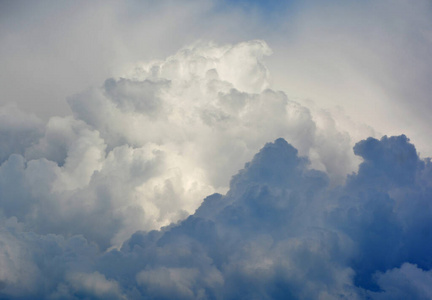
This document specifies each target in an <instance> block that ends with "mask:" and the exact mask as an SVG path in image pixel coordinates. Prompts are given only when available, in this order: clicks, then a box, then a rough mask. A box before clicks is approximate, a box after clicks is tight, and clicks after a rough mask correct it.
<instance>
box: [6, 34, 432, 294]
mask: <svg viewBox="0 0 432 300" xmlns="http://www.w3.org/2000/svg"><path fill="white" fill-rule="evenodd" d="M270 54H271V50H270V48H269V47H268V45H267V44H266V43H265V42H263V41H260V40H253V41H249V42H243V43H239V44H228V45H222V46H218V45H216V44H212V43H202V42H198V43H195V44H192V45H191V46H188V47H185V48H183V49H181V50H180V51H178V52H177V53H176V54H174V55H172V56H169V57H167V58H166V59H163V60H156V61H149V62H146V63H142V64H139V65H137V66H136V67H135V68H133V70H131V71H130V72H128V73H126V74H124V75H123V76H122V77H119V78H110V79H107V80H106V81H105V82H104V83H103V85H102V86H100V87H95V88H91V89H89V90H86V91H84V92H82V93H79V94H75V95H73V96H71V97H70V98H69V100H68V103H69V105H70V107H71V111H72V112H73V115H72V116H66V117H52V118H51V119H50V120H49V121H48V122H47V123H46V124H45V125H44V124H43V123H41V122H40V121H39V120H38V119H36V118H33V117H30V118H29V117H28V116H27V115H25V114H24V113H22V112H19V110H17V109H15V108H4V110H9V111H11V112H13V113H14V114H15V117H14V118H10V117H8V116H9V113H8V114H4V117H3V119H4V121H2V122H4V124H5V127H4V128H2V130H4V132H5V136H7V135H10V136H14V137H16V139H5V142H4V143H5V147H4V148H2V149H5V151H4V154H2V155H4V158H3V162H2V164H1V165H0V221H1V228H2V230H1V231H0V243H1V248H0V263H1V264H2V265H3V266H5V267H4V268H2V270H0V297H3V298H14V297H17V298H19V297H21V298H26V297H27V298H33V299H34V298H52V299H80V298H90V299H91V298H95V299H100V298H107V297H111V298H114V299H141V298H146V297H147V298H149V299H169V298H181V299H224V298H247V299H274V298H281V299H286V298H300V299H316V298H322V299H333V298H337V297H340V298H350V299H362V298H365V297H369V296H370V297H375V298H379V297H387V296H388V297H391V296H392V295H394V294H398V295H404V293H410V292H409V291H415V293H414V292H413V293H414V294H413V295H418V297H419V298H421V297H423V296H424V295H428V293H430V290H429V289H428V288H427V287H426V284H424V285H417V284H416V280H415V278H421V279H419V280H423V281H424V282H428V280H429V279H428V278H429V277H428V276H429V273H430V270H431V269H432V266H431V264H430V259H429V256H430V253H431V251H432V244H431V243H428V242H427V241H428V239H429V237H430V230H429V228H430V226H431V225H432V224H431V221H430V220H432V218H431V214H432V211H431V206H430V203H429V202H430V199H431V196H432V194H431V185H432V177H431V176H432V165H431V161H430V160H429V159H421V158H420V157H419V155H418V154H417V151H416V149H415V147H414V145H412V144H411V143H410V142H409V139H408V138H407V137H406V136H404V135H401V136H397V137H386V136H385V137H383V138H382V139H381V140H377V139H375V138H368V139H365V140H363V141H360V142H359V143H357V144H356V145H355V146H354V145H353V143H352V140H351V138H350V135H349V133H347V132H345V131H342V130H341V129H340V126H339V125H338V124H337V122H336V121H335V119H334V118H333V117H332V114H330V113H329V112H327V111H324V110H320V109H317V108H311V109H310V108H307V107H305V106H303V105H301V104H299V103H297V102H295V101H292V100H290V99H289V98H288V97H287V95H286V94H285V93H283V92H280V91H275V90H272V89H270V81H271V78H270V73H269V71H268V69H267V67H266V65H265V62H264V58H265V56H267V55H270ZM270 140H274V142H273V143H267V142H268V141H270ZM287 141H289V143H288V142H287ZM266 143H267V144H266ZM263 145H265V146H264V147H263V148H262V146H263ZM352 146H354V148H353V149H354V151H353V150H352ZM261 148H262V149H261ZM260 149H261V150H260ZM355 155H357V156H358V157H359V158H356V157H355ZM247 161H249V162H248V163H246V162H247ZM360 161H361V164H360V165H359V166H358V168H357V165H358V163H359V162H360ZM245 163H246V164H245ZM240 169H241V170H240ZM238 170H240V171H238ZM234 174H236V175H234ZM233 175H234V176H233ZM231 177H232V178H231ZM230 178H231V181H230ZM208 195H210V196H208ZM206 196H208V197H206ZM204 198H205V200H204V201H203V199H204ZM404 276H405V277H406V278H408V279H409V283H407V284H406V285H405V286H401V285H397V281H398V280H401V279H400V278H405V277H404ZM396 286H398V287H399V288H400V289H399V290H397V289H396Z"/></svg>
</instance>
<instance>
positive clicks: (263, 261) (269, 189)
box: [0, 136, 432, 299]
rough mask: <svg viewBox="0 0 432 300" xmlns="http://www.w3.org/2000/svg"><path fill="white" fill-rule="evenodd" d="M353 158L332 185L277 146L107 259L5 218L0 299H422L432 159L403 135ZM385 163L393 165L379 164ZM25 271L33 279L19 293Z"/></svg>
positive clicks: (88, 246) (82, 244)
mask: <svg viewBox="0 0 432 300" xmlns="http://www.w3.org/2000/svg"><path fill="white" fill-rule="evenodd" d="M392 145H397V146H395V147H390V146H392ZM355 149H357V150H356V152H357V153H358V154H361V155H362V157H363V159H364V162H363V163H362V164H361V165H360V168H359V172H358V173H355V174H352V175H350V176H349V178H348V180H347V183H346V184H345V185H343V186H339V187H335V188H332V187H331V186H330V185H329V179H328V176H327V174H326V173H324V172H322V171H317V170H313V169H310V168H308V164H309V160H308V159H307V158H306V157H302V156H299V155H298V151H297V150H296V149H295V148H294V147H293V146H291V145H290V144H288V143H287V142H286V141H285V140H284V139H277V140H276V141H275V142H274V143H268V144H266V145H265V146H264V148H262V149H261V151H260V152H259V153H258V154H256V155H255V156H254V158H253V159H252V161H251V162H249V163H247V164H246V165H245V167H244V169H243V170H241V171H240V172H239V173H238V174H237V175H236V176H234V177H233V178H232V180H231V184H230V189H229V191H228V192H227V193H226V194H225V195H221V194H213V195H211V196H209V197H207V198H206V199H205V200H204V202H203V203H202V204H201V206H200V207H199V208H198V209H197V210H196V212H195V213H194V214H192V215H191V216H189V217H188V218H187V219H185V220H184V221H181V222H180V223H178V224H172V225H170V226H168V227H164V228H163V229H161V230H157V231H150V232H143V231H138V232H136V233H134V234H133V235H132V236H131V237H130V239H128V240H127V241H126V242H125V243H124V244H123V246H122V247H121V248H120V249H112V250H109V251H106V252H100V250H99V249H98V247H97V246H96V244H93V243H89V242H88V241H87V240H86V239H85V238H83V237H82V236H79V235H75V236H72V237H69V238H63V237H62V236H60V235H53V234H48V235H38V234H35V233H29V232H27V231H26V228H25V224H23V223H20V222H18V221H17V219H16V218H14V217H12V218H9V219H4V218H3V220H4V221H3V222H4V223H3V224H2V226H3V228H4V229H6V230H3V231H2V235H1V240H2V242H3V243H4V244H5V245H7V247H4V246H3V247H2V253H3V255H2V256H0V257H1V259H2V263H3V265H4V266H6V268H5V269H2V273H1V275H2V277H1V278H2V290H1V293H2V295H4V296H5V297H14V296H26V295H33V296H36V297H41V298H54V299H56V298H64V299H75V298H80V297H90V298H98V299H100V298H106V296H107V295H109V296H110V297H112V298H114V299H139V298H142V297H144V298H146V297H147V298H150V299H172V298H180V299H225V298H248V299H250V298H252V299H258V298H259V299H286V298H294V299H316V298H322V299H334V298H349V299H364V298H367V297H371V298H373V299H395V298H396V299H398V298H399V299H403V298H404V297H409V298H411V299H427V298H428V297H430V294H431V293H432V290H431V289H430V284H429V283H430V280H431V278H430V277H431V276H430V272H431V270H432V266H431V264H430V259H429V257H430V243H428V242H427V241H428V239H429V237H428V232H429V231H428V228H429V227H430V224H429V223H427V222H424V221H425V220H426V218H427V219H429V220H430V219H431V214H432V210H431V209H430V205H429V206H426V205H425V204H426V203H427V201H429V202H430V196H431V195H430V184H431V182H432V177H431V174H432V172H431V165H430V161H429V160H422V159H420V158H419V157H418V156H417V154H416V152H415V148H414V147H413V145H412V144H410V143H409V141H408V139H407V138H406V137H405V136H399V137H390V138H388V137H383V138H382V139H381V140H375V139H368V140H364V141H362V142H360V143H358V144H357V145H356V147H355ZM358 149H361V150H358ZM413 150H414V151H413ZM379 155H385V156H386V157H387V159H388V161H387V162H386V163H381V161H376V160H374V157H377V156H379ZM413 165H414V166H415V168H414V170H412V168H411V167H412V166H413ZM402 168H406V172H407V174H411V175H412V178H410V179H409V180H408V181H404V182H403V183H401V181H400V179H399V177H396V178H395V176H394V174H397V170H401V169H402ZM390 171H392V172H390ZM377 174H380V176H376V175H377ZM377 181H379V182H381V183H382V184H377ZM407 208H410V209H409V210H407ZM417 215H420V216H424V218H421V219H419V220H418V219H416V216H417ZM12 248H13V249H12ZM424 248H426V249H424ZM8 251H9V252H8ZM8 253H9V254H8ZM19 264H21V265H22V266H21V267H19ZM22 268H25V269H26V270H27V272H26V274H25V277H21V278H27V279H26V280H25V282H24V283H23V284H24V287H25V288H23V289H18V285H19V284H20V283H21V281H18V278H19V277H18V276H20V275H19V273H17V272H20V271H19V270H21V269H22ZM21 276H24V274H22V275H21ZM42 283H43V284H42Z"/></svg>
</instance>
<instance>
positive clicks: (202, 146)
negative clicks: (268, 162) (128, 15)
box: [0, 40, 356, 249]
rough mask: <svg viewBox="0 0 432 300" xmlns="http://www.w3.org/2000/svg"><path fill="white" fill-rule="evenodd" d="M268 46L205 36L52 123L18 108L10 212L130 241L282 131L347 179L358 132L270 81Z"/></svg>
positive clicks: (4, 171) (30, 222) (190, 205)
mask: <svg viewBox="0 0 432 300" xmlns="http://www.w3.org/2000/svg"><path fill="white" fill-rule="evenodd" d="M270 54H271V50H270V49H269V47H268V46H267V44H266V43H265V42H263V41H258V40H256V41H250V42H244V43H240V44H236V45H224V46H217V45H214V44H206V43H204V44H203V43H198V44H195V45H192V46H190V47H186V48H184V49H182V50H180V51H179V52H178V53H176V54H175V55H173V56H171V57H168V58H166V59H165V60H162V61H152V62H148V63H143V64H140V65H138V66H137V67H136V68H135V69H133V70H132V71H131V72H130V74H127V75H125V76H123V77H121V78H118V79H113V78H111V79H108V80H106V81H105V83H104V84H103V86H101V87H100V88H93V89H90V90H87V91H85V92H83V93H80V94H77V95H74V96H72V97H70V99H69V100H68V102H69V104H70V107H71V109H72V111H73V116H67V117H52V118H51V119H50V120H49V121H48V123H47V124H46V126H45V128H43V125H42V124H39V123H41V122H40V121H37V119H35V120H33V119H32V118H27V117H25V116H22V113H20V112H19V111H18V110H16V109H9V110H11V111H10V112H9V113H8V114H7V117H4V118H3V119H2V122H3V123H5V126H4V127H2V130H3V131H4V133H2V135H4V136H6V138H5V139H4V140H5V141H8V142H7V143H8V144H7V145H6V144H5V145H4V146H3V147H2V152H1V153H0V154H1V157H0V158H2V160H3V161H4V163H3V164H2V165H1V167H0V188H1V190H2V197H1V199H0V202H1V204H2V207H3V213H4V214H5V216H6V217H8V218H9V217H17V218H18V220H19V221H20V222H24V223H25V224H26V226H29V228H31V230H33V231H35V232H37V233H40V234H47V233H55V234H61V235H71V234H82V235H83V236H84V237H85V238H87V239H90V240H91V241H92V242H96V243H97V244H98V245H99V247H101V248H103V249H106V248H108V247H110V246H120V245H121V244H122V242H123V241H124V240H126V239H127V238H129V236H130V235H131V234H132V233H134V232H135V231H137V230H152V229H159V228H160V227H161V226H166V225H169V224H170V223H171V222H176V221H178V220H181V219H183V218H185V217H186V216H188V215H189V214H191V213H193V212H194V211H195V209H196V208H197V207H198V206H199V204H200V203H201V201H202V199H203V198H204V197H205V196H206V195H209V194H212V193H214V192H226V191H227V189H228V182H229V178H230V177H231V176H232V175H233V174H235V173H236V172H237V171H238V170H239V169H240V168H241V167H242V166H243V164H244V163H245V162H246V161H247V160H249V159H251V158H252V156H253V154H254V153H256V152H257V151H258V150H259V148H260V147H261V146H262V145H263V144H265V143H266V142H267V141H269V140H274V139H276V138H278V137H283V138H286V139H287V140H289V141H290V142H291V143H292V144H293V145H295V146H296V147H297V148H298V149H299V151H300V153H302V154H308V155H310V157H311V159H312V161H313V163H314V164H313V165H314V167H318V168H320V169H321V170H326V171H327V172H328V174H329V176H330V177H331V179H332V181H333V182H334V183H339V182H341V181H343V178H344V177H345V174H346V173H348V172H351V171H353V170H355V168H356V160H355V159H354V154H353V153H352V150H351V146H352V145H351V141H350V138H349V135H348V134H347V133H345V132H343V131H340V130H339V129H338V128H337V125H336V124H335V122H334V121H333V119H332V118H331V116H330V115H328V114H326V113H325V112H318V111H316V112H311V111H310V110H309V109H307V108H306V107H304V106H301V105H299V104H298V103H296V102H293V101H290V100H289V99H288V98H287V96H286V95H285V94H284V93H283V92H277V91H273V90H271V89H268V87H269V81H270V75H269V71H268V70H267V68H266V66H265V64H264V61H263V58H264V57H265V56H266V55H270ZM6 109H8V108H6ZM5 116H6V114H5ZM24 118H26V120H25V121H24V120H23V119H24ZM38 122H39V123H38ZM7 136H11V137H13V138H11V139H9V138H7ZM3 152H4V153H3ZM11 154H12V155H11ZM10 155H11V156H10ZM341 162H342V163H341ZM12 183H13V184H12Z"/></svg>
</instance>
